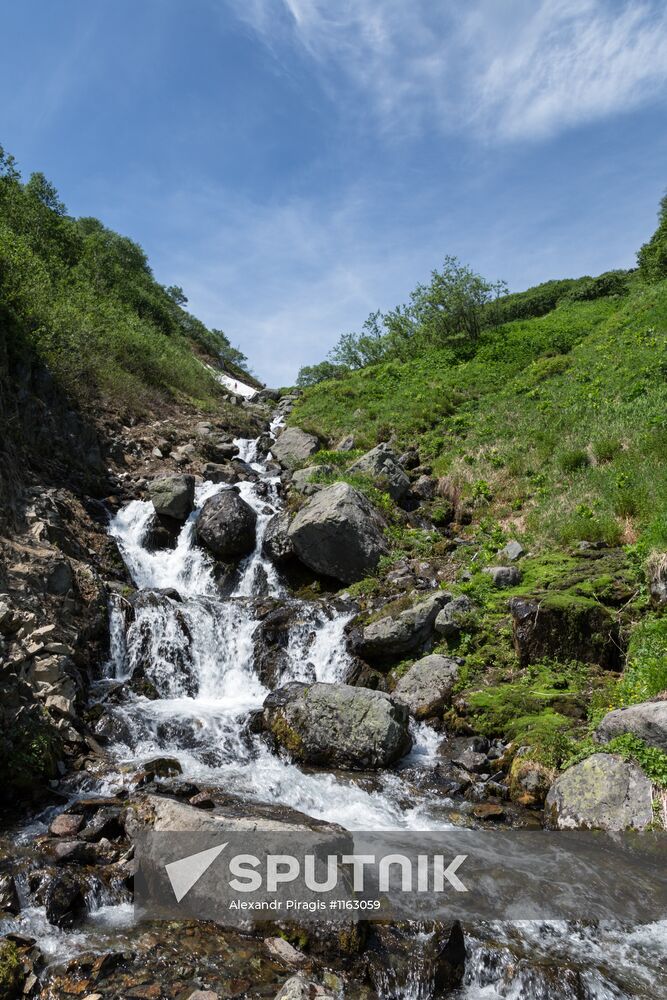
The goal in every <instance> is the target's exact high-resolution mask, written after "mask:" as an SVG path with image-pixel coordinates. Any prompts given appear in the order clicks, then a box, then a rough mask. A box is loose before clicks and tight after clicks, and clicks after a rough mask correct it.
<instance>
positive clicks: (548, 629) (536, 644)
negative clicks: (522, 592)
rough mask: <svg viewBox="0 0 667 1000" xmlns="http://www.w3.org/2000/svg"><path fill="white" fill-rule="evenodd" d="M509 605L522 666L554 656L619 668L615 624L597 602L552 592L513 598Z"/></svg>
mask: <svg viewBox="0 0 667 1000" xmlns="http://www.w3.org/2000/svg"><path fill="white" fill-rule="evenodd" d="M509 607H510V610H511V612H512V618H513V628H514V645H515V648H516V651H517V655H518V657H519V660H520V662H521V665H522V666H524V667H525V666H528V664H530V663H537V662H538V661H539V660H541V659H543V658H544V657H554V658H555V659H557V660H560V661H564V660H581V661H582V662H583V663H598V664H600V666H602V667H605V668H607V669H609V670H617V669H619V668H620V663H621V644H620V633H619V628H618V623H617V622H616V621H615V619H614V617H613V615H612V614H611V613H610V612H609V611H608V610H607V609H606V608H605V607H603V606H602V605H601V604H596V603H595V602H594V601H590V600H587V599H585V598H576V597H569V596H568V595H561V594H554V595H553V596H549V597H545V598H543V599H539V598H528V599H526V598H523V597H515V598H513V599H512V600H511V601H510V602H509Z"/></svg>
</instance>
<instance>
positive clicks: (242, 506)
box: [197, 489, 257, 559]
mask: <svg viewBox="0 0 667 1000" xmlns="http://www.w3.org/2000/svg"><path fill="white" fill-rule="evenodd" d="M256 523H257V515H256V513H255V511H254V510H253V509H252V507H251V506H250V505H249V504H247V503H246V502H245V500H243V499H242V497H240V496H239V494H238V493H237V492H236V490H233V489H231V490H223V491H222V492H221V493H216V494H215V496H212V497H209V499H208V500H207V501H206V503H205V504H204V506H203V507H202V509H201V514H200V515H199V519H198V521H197V540H198V541H199V542H200V543H201V544H202V545H204V546H205V547H206V548H207V549H208V550H209V552H212V553H213V555H214V556H217V557H218V558H219V559H237V558H239V557H240V556H247V555H249V553H250V552H252V550H253V549H254V547H255V525H256Z"/></svg>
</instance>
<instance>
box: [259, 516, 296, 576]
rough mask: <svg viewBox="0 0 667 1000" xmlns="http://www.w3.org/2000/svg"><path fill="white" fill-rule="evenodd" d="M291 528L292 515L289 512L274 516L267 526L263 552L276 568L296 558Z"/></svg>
mask: <svg viewBox="0 0 667 1000" xmlns="http://www.w3.org/2000/svg"><path fill="white" fill-rule="evenodd" d="M289 526H290V515H289V513H288V511H279V512H278V513H277V514H274V516H273V517H272V518H271V520H270V521H269V523H268V524H267V526H266V531H265V534H264V541H263V542H262V552H263V553H264V555H265V556H266V557H267V559H270V560H271V562H273V563H275V564H276V566H280V565H281V564H283V563H286V562H289V560H290V559H293V558H294V546H293V545H292V540H291V538H290V537H289Z"/></svg>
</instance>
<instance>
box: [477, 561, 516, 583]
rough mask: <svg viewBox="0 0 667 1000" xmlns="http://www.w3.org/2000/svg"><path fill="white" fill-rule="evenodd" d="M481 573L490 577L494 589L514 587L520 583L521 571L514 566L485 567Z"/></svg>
mask: <svg viewBox="0 0 667 1000" xmlns="http://www.w3.org/2000/svg"><path fill="white" fill-rule="evenodd" d="M482 572H483V573H487V574H488V575H489V576H490V577H491V579H492V580H493V585H494V587H516V585H517V584H518V583H521V570H519V569H517V567H516V566H487V567H486V569H484V570H482Z"/></svg>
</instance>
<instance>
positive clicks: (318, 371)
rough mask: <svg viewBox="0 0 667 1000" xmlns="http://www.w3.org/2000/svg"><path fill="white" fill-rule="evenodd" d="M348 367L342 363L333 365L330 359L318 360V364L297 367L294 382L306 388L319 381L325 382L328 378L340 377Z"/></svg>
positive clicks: (301, 387)
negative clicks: (297, 370) (297, 372)
mask: <svg viewBox="0 0 667 1000" xmlns="http://www.w3.org/2000/svg"><path fill="white" fill-rule="evenodd" d="M346 371H348V369H347V368H346V367H345V366H344V365H335V364H333V363H332V362H331V361H320V363H319V364H318V365H304V367H303V368H300V369H299V374H298V375H297V377H296V384H297V385H298V386H299V388H300V389H306V388H307V387H308V386H309V385H318V383H319V382H326V381H327V380H328V379H332V378H341V377H342V376H343V375H344V374H345V372H346Z"/></svg>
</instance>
